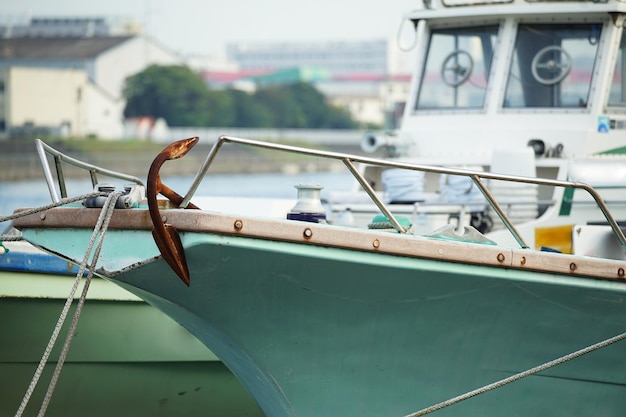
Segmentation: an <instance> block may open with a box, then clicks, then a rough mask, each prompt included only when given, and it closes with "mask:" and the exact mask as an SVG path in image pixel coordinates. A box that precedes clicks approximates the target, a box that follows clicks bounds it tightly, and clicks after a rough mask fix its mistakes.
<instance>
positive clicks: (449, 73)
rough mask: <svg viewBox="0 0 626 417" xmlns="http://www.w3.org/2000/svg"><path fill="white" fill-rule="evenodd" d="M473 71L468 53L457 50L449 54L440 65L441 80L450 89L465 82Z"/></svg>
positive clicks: (471, 60)
mask: <svg viewBox="0 0 626 417" xmlns="http://www.w3.org/2000/svg"><path fill="white" fill-rule="evenodd" d="M463 61H465V62H463ZM473 69H474V60H473V59H472V56H471V55H470V54H469V52H466V51H464V50H462V49H457V50H456V51H452V52H450V53H449V54H448V56H446V58H445V59H444V60H443V64H441V78H443V82H444V83H446V84H447V85H449V86H450V87H458V86H459V85H461V84H463V83H464V82H465V81H467V79H468V78H469V76H470V75H471V74H472V70H473Z"/></svg>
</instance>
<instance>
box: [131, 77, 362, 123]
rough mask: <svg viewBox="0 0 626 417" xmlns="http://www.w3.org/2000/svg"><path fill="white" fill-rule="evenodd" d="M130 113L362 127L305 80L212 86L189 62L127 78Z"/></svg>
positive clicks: (180, 119)
mask: <svg viewBox="0 0 626 417" xmlns="http://www.w3.org/2000/svg"><path fill="white" fill-rule="evenodd" d="M123 95H124V98H125V99H126V107H125V109H124V116H126V117H138V116H153V117H155V118H163V119H165V120H166V121H167V123H168V125H169V126H181V127H249V128H309V129H317V128H327V129H353V128H356V127H358V123H357V122H356V121H354V120H353V119H352V117H351V115H350V113H349V112H348V111H347V110H345V109H343V108H340V107H338V106H334V105H332V104H330V103H328V101H327V100H326V98H325V97H324V95H323V94H322V93H320V92H319V91H318V90H317V89H316V88H315V87H314V86H313V85H311V84H309V83H304V82H297V83H293V84H285V85H277V86H268V87H262V88H258V89H257V90H256V91H255V92H254V93H247V92H245V91H241V90H237V89H234V88H227V89H223V90H216V89H211V88H209V87H208V86H207V85H206V84H205V82H204V81H203V80H202V78H201V77H200V76H199V75H198V74H196V73H195V72H193V71H192V70H191V69H190V68H189V67H186V66H179V65H174V66H160V65H152V66H150V67H148V68H146V69H145V70H143V71H142V72H140V73H137V74H135V75H133V76H131V77H129V78H127V79H126V81H125V85H124V90H123Z"/></svg>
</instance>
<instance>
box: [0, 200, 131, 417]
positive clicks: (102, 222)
mask: <svg viewBox="0 0 626 417" xmlns="http://www.w3.org/2000/svg"><path fill="white" fill-rule="evenodd" d="M93 194H94V193H91V194H89V195H87V196H88V197H89V196H93ZM95 194H99V195H102V194H103V193H95ZM122 194H123V193H122V192H121V191H118V192H113V193H111V194H109V195H108V196H107V200H106V202H105V204H104V206H103V208H102V210H101V211H100V216H99V217H98V221H97V223H96V226H95V227H94V230H93V233H92V236H91V240H90V241H89V245H88V247H87V250H86V252H85V256H84V258H83V261H82V262H81V264H80V268H79V271H78V273H77V274H76V279H75V280H74V285H73V286H72V289H71V290H70V294H69V295H68V297H67V300H66V301H65V305H64V307H63V310H62V311H61V315H60V316H59V319H58V320H57V324H56V326H55V328H54V331H53V332H52V335H51V337H50V341H49V342H48V346H46V349H45V351H44V353H43V356H42V357H41V360H40V362H39V365H38V366H37V369H36V370H35V374H34V375H33V378H32V380H31V383H30V385H29V387H28V389H27V390H26V393H25V394H24V398H23V399H22V403H21V404H20V406H19V408H18V410H17V412H16V413H15V417H20V416H21V415H22V414H23V413H24V410H25V409H26V406H27V405H28V402H29V401H30V397H31V396H32V394H33V392H34V390H35V387H36V386H37V383H38V382H39V379H40V378H41V374H42V373H43V370H44V367H45V365H46V363H47V362H48V358H49V357H50V353H51V352H52V349H53V347H54V345H55V343H56V340H57V338H58V336H59V333H60V332H61V328H62V326H63V323H64V322H65V319H66V317H67V314H68V312H69V309H70V307H71V305H72V301H73V300H74V294H75V293H76V290H77V289H78V285H79V283H80V280H81V278H82V277H83V274H84V272H85V269H86V268H87V265H88V264H90V268H89V272H88V274H87V278H86V281H85V285H84V287H83V292H82V294H81V296H80V299H79V303H78V306H77V308H76V311H75V312H74V319H73V320H72V325H71V327H70V329H69V331H68V333H67V336H66V339H65V344H64V346H63V350H62V352H61V356H60V358H59V360H58V362H57V366H56V368H55V371H54V374H53V376H52V379H51V381H50V385H49V386H48V391H47V392H46V396H45V398H44V400H43V403H42V405H41V409H40V411H39V414H38V415H39V417H41V416H43V415H44V414H45V412H46V410H47V408H48V404H49V403H50V399H51V397H52V394H53V392H54V388H55V386H56V382H57V380H58V378H59V375H60V373H61V369H62V367H63V364H64V362H65V358H66V356H67V352H68V351H69V346H70V344H71V341H72V338H73V336H74V332H75V330H76V325H77V323H78V319H79V317H80V314H81V311H82V307H83V305H84V303H85V299H86V297H87V290H88V289H89V284H90V282H91V278H92V277H93V272H94V269H95V266H96V263H97V261H98V257H99V255H100V249H101V247H102V242H103V240H104V235H105V233H106V231H107V228H108V226H109V221H110V220H111V217H112V216H113V211H114V207H115V202H116V201H117V199H118V197H119V196H120V195H122ZM84 198H86V197H85V196H81V198H79V197H76V198H72V199H66V201H65V202H63V203H62V204H67V202H68V201H67V200H72V201H77V200H80V199H84ZM59 203H61V202H59ZM59 203H54V204H52V205H49V206H44V207H46V208H44V209H43V210H47V209H48V208H52V207H56V206H57V205H59ZM39 211H42V209H41V207H39V208H37V209H32V210H28V211H24V212H20V213H18V214H19V215H28V214H33V213H37V212H39ZM24 213H27V214H24ZM14 218H15V217H14ZM0 220H2V219H1V218H0ZM98 237H99V239H98V243H97V245H96V249H95V251H94V254H93V257H92V260H91V263H89V256H90V255H91V253H92V251H93V247H94V244H95V242H96V238H98Z"/></svg>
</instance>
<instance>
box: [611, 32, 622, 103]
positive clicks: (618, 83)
mask: <svg viewBox="0 0 626 417" xmlns="http://www.w3.org/2000/svg"><path fill="white" fill-rule="evenodd" d="M625 49H626V31H623V34H622V41H621V42H620V45H619V50H618V51H617V59H616V61H615V72H614V73H613V82H612V83H611V95H610V96H609V106H613V107H616V106H618V107H626V74H625V72H626V50H625Z"/></svg>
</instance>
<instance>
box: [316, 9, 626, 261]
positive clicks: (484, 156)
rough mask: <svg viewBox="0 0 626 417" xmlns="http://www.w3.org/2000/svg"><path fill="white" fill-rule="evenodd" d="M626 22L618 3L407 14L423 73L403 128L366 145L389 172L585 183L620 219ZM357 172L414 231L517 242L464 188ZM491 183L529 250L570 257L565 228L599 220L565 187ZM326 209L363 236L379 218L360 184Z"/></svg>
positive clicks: (451, 181)
mask: <svg viewBox="0 0 626 417" xmlns="http://www.w3.org/2000/svg"><path fill="white" fill-rule="evenodd" d="M623 12H624V4H623V3H622V2H620V1H611V0H608V1H533V0H485V1H474V0H433V1H424V2H423V3H422V4H421V7H419V8H416V9H415V10H413V11H411V12H409V13H407V14H406V18H407V19H409V20H410V22H412V23H413V25H414V27H415V41H414V47H413V48H412V50H411V54H412V59H413V61H414V62H415V65H414V67H415V70H414V71H415V72H414V76H413V82H412V84H411V89H410V93H409V95H408V97H407V100H406V105H405V110H404V114H403V118H402V122H401V125H400V127H399V129H397V130H395V131H391V132H386V133H382V134H376V133H368V134H366V135H365V137H364V139H363V143H362V148H363V149H364V150H366V151H368V152H378V153H382V154H384V155H385V156H386V157H387V158H389V160H394V161H402V162H410V163H417V164H429V165H438V166H447V167H463V168H467V169H476V170H484V171H486V172H494V173H502V174H513V175H523V176H531V177H534V176H537V177H541V178H552V179H559V180H569V181H574V182H584V183H587V184H590V185H592V186H594V187H596V188H597V189H598V190H599V191H600V192H601V194H602V196H603V198H604V199H605V200H606V201H607V202H609V203H610V204H611V207H612V209H613V210H614V213H615V215H616V216H617V217H618V218H619V220H620V221H621V220H626V212H625V211H624V210H625V208H626V199H625V198H624V193H623V189H624V187H625V186H626V169H625V168H624V166H626V164H625V163H626V154H625V152H626V130H625V129H626V112H625V111H624V108H625V106H626V81H625V80H626V65H624V61H623V56H624V51H623V49H624V44H625V43H624V41H623V39H624V36H625V35H624V34H623V29H622V26H623V25H622V19H624V16H623ZM361 170H362V172H363V173H364V175H365V177H366V178H367V180H368V181H369V182H370V184H372V185H373V187H374V188H375V189H376V190H377V191H378V192H379V195H380V197H381V199H382V200H383V201H384V202H386V203H397V204H391V205H390V209H391V210H392V212H393V213H396V214H397V215H402V216H406V217H408V218H410V219H411V220H412V223H413V225H414V228H415V230H419V231H420V232H422V233H428V232H431V231H432V230H434V229H435V228H437V227H439V226H441V225H443V224H447V223H452V224H455V225H456V224H459V223H460V225H461V226H463V225H467V224H473V225H474V226H476V227H477V228H478V229H480V230H481V231H483V232H485V233H486V234H487V235H488V236H489V238H490V239H493V240H495V241H497V242H498V243H501V244H515V242H514V241H513V240H512V239H511V236H510V234H508V233H507V232H506V231H504V230H503V225H502V223H501V222H499V221H498V216H497V214H496V213H494V212H493V210H492V209H491V208H489V207H488V205H487V204H486V203H485V200H484V199H483V197H482V194H481V192H480V191H479V190H478V189H477V188H476V187H473V188H472V183H471V181H469V180H468V179H467V178H465V179H464V178H458V177H450V176H447V175H441V174H440V173H426V174H425V175H423V174H417V173H408V174H407V173H406V172H401V171H397V170H391V171H389V170H387V169H386V168H385V167H383V168H380V167H372V166H363V167H361ZM383 171H385V172H384V173H383ZM487 186H488V189H489V191H490V192H491V193H493V194H494V196H495V197H496V198H497V199H498V201H499V202H500V204H501V206H502V208H503V209H504V210H506V211H507V213H508V215H509V216H510V217H511V218H512V219H515V220H519V221H520V224H519V225H518V230H519V232H520V233H521V234H522V236H524V238H525V240H526V241H527V242H528V244H529V245H530V246H531V247H533V248H537V249H539V248H541V247H542V246H547V247H551V248H554V249H558V250H561V251H566V252H569V251H571V239H569V238H567V236H568V234H567V233H560V231H561V230H567V229H568V228H570V227H571V225H572V224H578V223H593V222H596V221H600V222H601V221H603V219H602V218H601V217H598V215H597V214H594V213H593V212H590V209H589V207H590V206H589V200H588V199H587V198H586V197H585V196H584V195H582V194H581V193H574V194H572V192H573V191H572V190H571V189H551V188H548V187H545V186H541V185H539V186H536V185H523V184H504V183H501V182H497V181H491V182H490V183H489V184H487ZM328 204H329V207H330V213H329V219H330V220H332V221H337V222H341V221H342V220H341V219H342V218H345V216H342V214H344V213H345V212H349V213H350V216H349V218H350V221H351V225H353V226H356V227H367V225H368V224H369V223H371V220H372V218H373V216H375V215H376V214H378V213H379V212H380V210H378V208H377V207H376V206H374V205H372V204H371V202H369V201H368V200H367V198H366V196H364V193H363V192H362V190H361V186H360V185H359V184H357V185H356V186H355V190H354V192H348V193H334V194H331V195H330V196H329V201H328ZM563 227H564V228H563ZM461 228H462V227H461Z"/></svg>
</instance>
